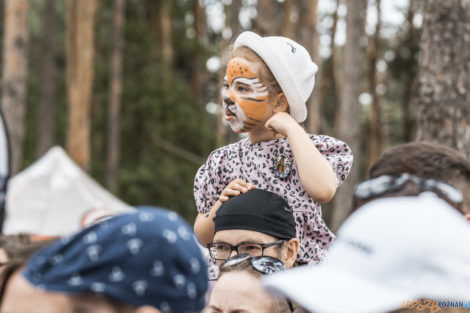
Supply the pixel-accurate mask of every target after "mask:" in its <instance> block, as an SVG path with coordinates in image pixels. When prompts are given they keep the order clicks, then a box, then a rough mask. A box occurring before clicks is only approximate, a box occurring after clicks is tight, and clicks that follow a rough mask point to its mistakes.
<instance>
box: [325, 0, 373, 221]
mask: <svg viewBox="0 0 470 313" xmlns="http://www.w3.org/2000/svg"><path fill="white" fill-rule="evenodd" d="M346 4H347V9H348V13H347V16H346V27H347V34H346V45H345V47H344V73H343V82H342V88H341V97H340V98H341V101H340V107H339V110H338V114H337V117H336V129H337V132H338V138H339V139H341V140H344V141H345V142H346V143H347V144H348V145H349V147H350V148H351V150H352V152H353V153H354V160H355V164H353V166H352V169H351V172H350V174H349V177H348V178H347V180H346V181H345V182H344V184H343V185H342V187H340V188H339V189H338V191H337V193H336V196H335V198H334V211H333V220H332V225H331V227H332V228H333V229H336V228H338V227H339V225H340V224H341V223H342V222H343V221H344V220H345V219H346V217H347V216H348V214H349V212H350V209H351V200H352V194H353V189H354V184H355V183H356V182H357V180H358V176H359V168H358V165H359V164H358V163H359V162H358V160H360V159H361V156H360V141H359V138H360V124H359V120H360V119H359V113H360V105H359V101H358V98H359V94H360V82H361V71H362V64H363V63H364V62H363V61H364V51H363V49H362V47H361V46H360V39H361V37H362V36H363V34H364V27H363V25H364V24H363V20H362V19H363V16H364V11H365V8H366V1H363V0H357V1H347V2H346Z"/></svg>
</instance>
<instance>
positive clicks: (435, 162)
mask: <svg viewBox="0 0 470 313" xmlns="http://www.w3.org/2000/svg"><path fill="white" fill-rule="evenodd" d="M404 173H408V174H411V175H415V176H418V177H420V178H424V179H435V180H440V181H443V182H445V183H447V184H450V185H452V186H455V187H456V188H458V189H459V190H460V191H461V192H462V195H463V203H462V204H461V205H460V207H457V209H459V211H461V212H462V213H463V214H464V215H466V216H467V218H469V219H470V161H468V160H467V159H466V158H465V156H463V155H462V154H461V153H460V152H458V151H457V150H454V149H452V148H450V147H448V146H445V145H442V144H438V143H434V142H419V141H418V142H411V143H407V144H403V145H398V146H396V147H394V148H392V149H389V150H387V151H385V152H384V153H383V154H382V155H381V156H380V158H379V159H378V160H377V161H376V162H375V163H374V164H373V165H372V167H371V168H370V170H369V177H372V178H375V177H379V176H383V175H389V176H395V177H397V176H400V175H401V174H404ZM451 204H452V203H451Z"/></svg>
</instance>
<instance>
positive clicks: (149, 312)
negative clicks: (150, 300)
mask: <svg viewBox="0 0 470 313" xmlns="http://www.w3.org/2000/svg"><path fill="white" fill-rule="evenodd" d="M134 313H162V312H161V311H160V310H159V309H157V308H154V307H153V306H149V305H146V306H140V307H138V308H137V309H136V310H135V311H134Z"/></svg>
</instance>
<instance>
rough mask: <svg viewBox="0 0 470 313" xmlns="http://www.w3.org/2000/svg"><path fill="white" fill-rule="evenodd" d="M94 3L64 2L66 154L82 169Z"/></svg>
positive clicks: (93, 0) (87, 128) (87, 141)
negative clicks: (67, 109)
mask: <svg viewBox="0 0 470 313" xmlns="http://www.w3.org/2000/svg"><path fill="white" fill-rule="evenodd" d="M97 5H98V1H97V0H86V1H84V0H67V7H66V11H67V43H66V45H67V46H66V50H67V96H68V101H69V125H68V132H67V152H68V154H69V155H70V156H71V158H72V159H73V160H74V161H75V162H76V163H77V164H78V165H79V166H80V167H82V168H84V169H88V167H89V164H90V116H89V115H90V114H89V113H90V104H91V92H92V86H93V76H94V69H93V58H94V42H93V41H94V23H95V13H96V9H97Z"/></svg>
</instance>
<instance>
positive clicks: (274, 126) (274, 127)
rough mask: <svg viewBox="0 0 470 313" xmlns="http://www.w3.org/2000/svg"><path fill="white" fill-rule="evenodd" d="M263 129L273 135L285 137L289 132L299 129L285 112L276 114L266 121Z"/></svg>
mask: <svg viewBox="0 0 470 313" xmlns="http://www.w3.org/2000/svg"><path fill="white" fill-rule="evenodd" d="M264 127H266V128H267V129H269V130H271V131H273V132H274V133H275V134H280V135H282V136H284V137H287V133H288V132H289V130H291V129H293V128H295V127H299V124H298V123H297V122H296V121H295V120H294V119H293V118H292V116H290V115H289V113H286V112H278V113H276V114H274V115H273V116H271V118H270V119H269V120H267V122H266V124H264Z"/></svg>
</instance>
